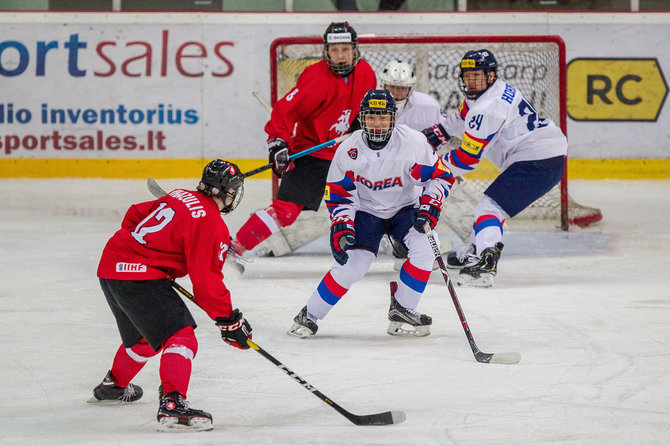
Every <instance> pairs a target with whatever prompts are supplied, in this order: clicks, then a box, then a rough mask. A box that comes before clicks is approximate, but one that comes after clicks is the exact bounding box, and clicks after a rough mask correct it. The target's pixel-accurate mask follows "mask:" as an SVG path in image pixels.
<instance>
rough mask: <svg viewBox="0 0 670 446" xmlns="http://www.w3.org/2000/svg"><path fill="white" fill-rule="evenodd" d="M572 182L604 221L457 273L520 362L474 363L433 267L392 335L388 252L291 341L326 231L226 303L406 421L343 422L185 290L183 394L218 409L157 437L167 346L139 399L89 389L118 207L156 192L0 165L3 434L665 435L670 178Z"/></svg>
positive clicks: (269, 339)
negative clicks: (238, 340)
mask: <svg viewBox="0 0 670 446" xmlns="http://www.w3.org/2000/svg"><path fill="white" fill-rule="evenodd" d="M194 183H195V181H194V180H163V181H162V184H163V186H165V187H166V188H174V187H178V186H179V187H187V188H192V187H194V186H195V184H194ZM570 187H571V195H572V197H573V198H574V199H575V200H577V201H578V202H581V203H583V204H586V205H591V206H595V207H599V208H600V209H601V210H602V212H603V215H604V218H603V221H601V222H600V223H598V224H597V225H596V226H595V227H593V228H589V229H585V230H575V231H572V232H569V233H560V232H553V233H552V232H543V233H534V234H528V233H514V232H512V231H508V232H507V233H506V234H505V239H504V242H505V249H504V251H503V255H502V259H501V261H500V264H499V268H498V277H497V278H496V283H495V287H494V288H492V289H470V288H467V289H464V288H457V289H456V291H457V293H458V296H459V299H460V301H461V304H462V306H463V310H464V312H465V315H466V317H467V319H468V321H469V323H470V327H471V329H472V333H473V335H474V337H475V340H476V341H477V344H478V346H479V347H480V348H481V349H482V350H483V351H485V352H494V353H495V352H505V351H517V352H520V353H521V362H520V363H519V364H516V365H492V364H480V363H477V362H476V361H475V360H474V357H473V355H472V352H471V350H470V348H469V346H468V343H467V340H466V338H465V335H464V333H463V329H462V327H461V325H460V322H459V320H458V316H457V314H456V311H455V309H454V306H453V304H452V301H451V299H450V298H449V294H448V290H447V288H446V286H445V284H444V282H443V279H442V276H441V275H440V274H439V272H434V273H433V275H432V276H431V280H430V283H429V284H428V287H427V289H426V292H425V294H424V297H423V299H422V301H421V304H420V306H419V310H421V311H422V312H425V313H427V314H429V315H431V316H432V317H433V327H432V334H431V335H430V336H428V337H426V338H414V339H404V338H395V337H391V336H389V335H387V334H386V327H387V310H388V302H389V297H388V282H389V281H390V280H395V278H396V274H397V273H396V272H394V271H393V270H392V263H393V261H392V259H391V258H389V257H385V256H383V257H380V258H379V259H378V260H377V262H376V263H375V264H373V266H372V269H371V270H370V272H369V273H368V275H367V276H366V277H365V278H364V279H363V280H362V281H361V282H359V283H357V284H356V285H355V286H354V287H353V288H352V289H351V290H350V292H349V293H348V294H347V295H346V296H345V297H344V298H343V299H342V301H341V302H340V303H339V304H338V305H337V306H336V307H335V308H334V309H333V310H332V311H331V312H330V314H329V315H328V317H327V318H326V319H325V320H323V321H321V322H320V323H319V332H318V334H317V335H316V336H315V337H313V338H310V339H306V340H301V339H297V338H293V337H289V336H288V335H286V334H285V332H286V329H287V328H288V327H289V326H290V325H291V323H292V319H293V317H294V316H295V314H296V313H297V312H298V311H299V310H300V309H301V308H302V306H303V305H304V304H305V302H306V300H307V298H308V296H309V295H310V294H311V292H312V290H313V289H314V288H315V287H316V285H317V284H318V282H319V281H320V280H321V278H322V276H323V275H324V273H325V272H326V271H327V270H328V268H329V267H330V265H331V262H332V258H331V257H330V255H329V253H328V251H327V244H326V243H327V242H325V241H324V240H321V241H317V242H316V243H315V244H313V245H311V247H310V248H309V249H305V250H303V251H302V252H301V253H300V254H298V255H294V256H291V257H285V258H261V259H257V260H256V261H255V262H253V263H250V264H249V265H248V266H247V273H246V274H245V275H244V276H242V277H235V276H234V275H233V274H228V275H227V278H226V282H227V284H228V286H229V288H230V289H231V291H232V294H233V304H234V306H236V307H239V308H240V309H241V310H242V311H243V312H244V314H245V316H246V317H247V319H248V320H249V321H250V323H251V325H252V326H253V328H254V340H255V341H256V342H257V343H258V344H259V345H260V346H261V347H263V348H264V349H265V350H267V351H268V352H270V353H271V354H272V355H274V356H275V357H276V358H277V359H279V360H280V361H282V362H283V363H284V364H286V365H287V366H288V367H289V368H291V369H292V370H293V371H295V372H296V373H298V374H299V375H300V376H302V377H303V378H304V379H306V380H307V381H308V382H309V383H310V384H312V385H313V386H315V387H316V388H317V389H319V390H320V391H321V392H323V393H324V394H326V395H327V396H329V397H330V398H332V399H333V400H334V401H335V402H336V403H338V404H340V405H341V406H343V407H344V408H345V409H347V410H349V411H350V412H353V413H356V414H370V413H377V412H382V411H386V410H403V411H405V412H406V414H407V420H406V421H405V422H404V423H402V424H399V425H392V426H371V427H359V426H355V425H353V424H351V423H350V422H349V421H347V420H346V419H345V418H343V417H342V416H341V415H339V414H338V413H337V412H336V411H334V410H333V409H332V408H331V407H329V406H328V405H326V404H325V403H323V402H322V401H320V400H319V399H318V398H316V397H314V396H313V395H311V394H310V393H309V392H307V391H305V389H303V388H301V386H299V385H298V384H297V383H296V382H294V381H293V380H292V379H290V378H289V377H288V376H286V375H285V374H284V373H282V372H281V371H280V370H277V369H276V367H274V366H273V365H272V364H271V363H270V362H268V361H267V360H266V359H264V358H263V357H262V356H261V355H259V354H257V353H256V352H254V351H253V350H248V351H241V350H238V349H235V348H232V347H229V346H227V345H226V344H224V343H223V342H222V341H221V339H220V336H219V334H218V330H217V329H216V328H215V327H214V326H213V323H212V322H211V321H210V320H208V318H207V317H206V315H205V314H204V313H203V312H202V311H201V310H199V309H198V308H197V307H195V306H194V305H192V304H190V303H189V306H190V307H191V308H192V312H193V314H194V316H195V318H196V320H197V321H198V324H199V327H198V329H197V330H196V334H197V336H198V340H199V350H198V355H197V357H196V358H195V360H194V362H193V376H192V380H191V386H190V389H189V395H188V396H189V400H190V402H191V404H192V405H193V406H194V407H195V408H198V409H204V410H207V411H209V412H211V413H212V415H213V417H214V430H213V431H210V432H198V433H185V434H178V433H175V434H173V433H168V434H166V433H159V432H156V431H155V427H156V425H157V423H156V418H155V416H156V410H157V408H158V400H157V388H158V385H159V379H158V358H154V359H153V360H151V361H150V362H149V364H148V365H147V366H146V367H145V369H144V370H142V372H140V374H139V375H138V376H137V378H136V379H135V381H134V382H135V383H136V384H139V385H140V386H142V387H143V388H144V392H145V396H144V398H143V399H142V400H140V401H138V402H137V403H134V404H130V405H114V406H100V405H94V404H88V403H86V400H87V399H88V398H89V396H90V395H91V390H92V389H93V387H95V386H96V385H97V384H98V383H99V382H100V381H101V380H102V378H103V377H104V375H105V373H106V371H107V370H108V369H109V367H110V365H111V360H112V358H113V355H114V353H115V351H116V349H117V347H118V345H119V343H120V339H119V336H118V333H117V331H116V327H115V324H114V320H113V317H112V314H111V312H110V311H109V309H108V307H107V305H106V303H105V300H104V297H103V295H102V292H101V291H100V289H99V285H98V282H97V279H96V276H95V273H96V268H97V263H98V260H99V257H100V253H101V251H102V248H103V246H104V244H105V243H106V241H107V239H108V238H109V237H110V236H111V235H112V234H113V233H114V231H116V230H117V228H118V226H119V224H120V221H121V219H122V217H123V214H124V213H125V210H126V209H127V207H128V206H129V205H130V204H132V203H134V202H140V201H146V200H149V199H151V196H150V194H149V192H148V191H147V188H146V186H145V184H144V181H142V180H70V179H57V180H30V179H21V180H16V179H10V180H6V179H5V180H0V193H1V194H2V199H1V201H0V253H1V256H0V259H1V260H0V262H1V267H0V353H1V354H0V357H1V358H2V361H1V362H0V388H1V389H2V391H1V398H0V413H2V416H0V444H3V445H42V444H47V445H55V444H63V445H149V446H151V445H160V446H167V445H223V444H225V445H338V446H339V445H515V446H522V445H528V446H530V445H533V446H536V445H608V446H611V445H626V446H630V445H645V446H646V445H665V444H668V442H669V441H670V440H669V439H668V438H669V436H670V273H669V271H668V267H669V265H670V260H668V259H669V254H668V253H670V219H669V217H670V183H669V182H667V181H657V182H647V181H573V182H571V185H570ZM268 202H269V185H268V182H267V181H266V180H254V181H248V183H247V194H246V196H245V199H244V200H243V202H242V204H241V206H240V208H238V210H236V211H235V212H234V213H233V214H231V215H230V216H229V217H228V218H227V219H226V220H227V222H228V225H229V227H230V228H231V230H232V231H234V230H236V229H237V228H238V227H239V226H240V225H241V224H242V222H243V221H244V220H245V219H246V217H247V216H248V215H249V213H250V212H252V211H253V210H255V209H256V208H259V207H262V206H264V205H266V204H267V203H268ZM447 212H448V210H447ZM226 271H227V268H226ZM181 283H182V284H183V285H184V286H186V287H187V288H190V283H189V282H188V280H186V279H182V280H181Z"/></svg>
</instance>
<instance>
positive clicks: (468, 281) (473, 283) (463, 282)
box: [456, 273, 494, 288]
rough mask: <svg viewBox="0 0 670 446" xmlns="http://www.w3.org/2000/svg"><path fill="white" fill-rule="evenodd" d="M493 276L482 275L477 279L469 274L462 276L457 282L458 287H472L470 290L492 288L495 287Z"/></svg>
mask: <svg viewBox="0 0 670 446" xmlns="http://www.w3.org/2000/svg"><path fill="white" fill-rule="evenodd" d="M493 277H494V276H493V274H488V273H484V274H480V276H479V277H477V278H475V277H472V276H470V275H468V274H461V275H460V276H458V281H457V282H456V283H457V284H458V286H462V287H466V288H467V287H470V288H490V287H492V286H493Z"/></svg>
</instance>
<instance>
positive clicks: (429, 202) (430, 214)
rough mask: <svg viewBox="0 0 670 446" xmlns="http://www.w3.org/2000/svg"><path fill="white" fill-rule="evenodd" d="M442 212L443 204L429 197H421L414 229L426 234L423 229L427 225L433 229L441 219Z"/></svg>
mask: <svg viewBox="0 0 670 446" xmlns="http://www.w3.org/2000/svg"><path fill="white" fill-rule="evenodd" d="M440 210H442V202H441V201H440V200H438V199H437V198H433V197H431V196H429V195H421V198H420V199H419V211H418V212H417V213H416V215H415V216H414V229H416V230H417V231H419V232H422V233H423V232H425V231H424V230H423V227H424V225H425V224H426V223H428V224H429V225H430V229H433V228H434V227H435V225H436V224H437V221H438V220H439V219H440Z"/></svg>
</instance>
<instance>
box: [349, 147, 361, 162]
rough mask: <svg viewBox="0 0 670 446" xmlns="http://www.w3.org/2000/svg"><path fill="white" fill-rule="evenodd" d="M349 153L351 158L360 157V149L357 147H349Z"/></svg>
mask: <svg viewBox="0 0 670 446" xmlns="http://www.w3.org/2000/svg"><path fill="white" fill-rule="evenodd" d="M347 153H348V154H349V158H351V159H352V160H355V159H356V158H358V149H357V148H356V147H354V148H353V149H349V151H348V152H347Z"/></svg>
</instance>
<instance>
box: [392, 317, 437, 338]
mask: <svg viewBox="0 0 670 446" xmlns="http://www.w3.org/2000/svg"><path fill="white" fill-rule="evenodd" d="M386 333H388V334H390V335H391V336H400V337H405V338H413V337H417V338H422V337H424V336H428V335H429V334H430V325H419V326H417V327H415V326H414V325H410V324H407V323H404V322H395V321H391V322H389V327H388V328H387V329H386Z"/></svg>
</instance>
